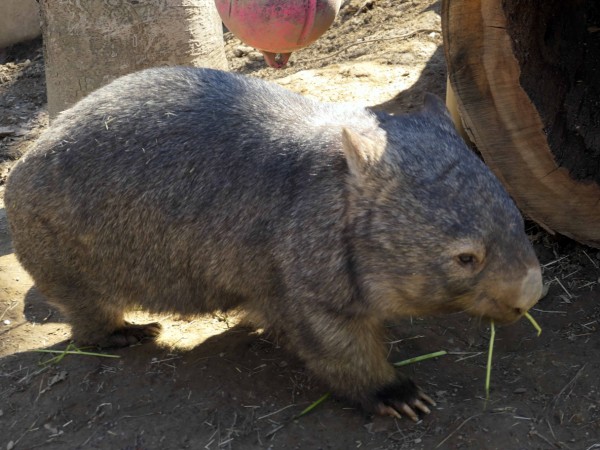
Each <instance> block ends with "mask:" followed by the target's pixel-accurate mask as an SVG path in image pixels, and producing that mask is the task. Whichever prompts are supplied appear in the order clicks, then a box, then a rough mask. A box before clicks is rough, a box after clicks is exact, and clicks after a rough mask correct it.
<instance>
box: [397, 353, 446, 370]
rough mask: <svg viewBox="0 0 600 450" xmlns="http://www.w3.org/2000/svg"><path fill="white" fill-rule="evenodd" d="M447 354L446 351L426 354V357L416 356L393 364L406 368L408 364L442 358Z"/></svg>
mask: <svg viewBox="0 0 600 450" xmlns="http://www.w3.org/2000/svg"><path fill="white" fill-rule="evenodd" d="M446 354H448V352H447V351H446V350H440V351H439V352H433V353H427V354H426V355H421V356H416V357H414V358H409V359H405V360H404V361H399V362H397V363H394V366H396V367H402V366H408V365H409V364H413V363H416V362H419V361H425V360H426V359H430V358H437V357H438V356H444V355H446Z"/></svg>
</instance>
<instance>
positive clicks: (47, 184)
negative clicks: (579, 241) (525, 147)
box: [5, 68, 541, 412]
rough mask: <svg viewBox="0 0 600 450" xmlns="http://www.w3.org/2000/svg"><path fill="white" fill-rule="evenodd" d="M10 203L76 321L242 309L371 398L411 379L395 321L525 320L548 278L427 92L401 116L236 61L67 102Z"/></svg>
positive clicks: (26, 251)
mask: <svg viewBox="0 0 600 450" xmlns="http://www.w3.org/2000/svg"><path fill="white" fill-rule="evenodd" d="M5 203H6V209H7V214H8V218H9V223H10V229H11V233H12V237H13V241H14V247H15V250H16V254H17V256H18V258H19V260H20V262H21V263H22V265H23V266H24V267H25V269H26V270H27V271H28V272H29V273H31V275H32V277H33V279H34V280H35V283H36V285H37V287H38V288H39V290H40V291H41V292H42V293H43V294H45V296H46V297H47V298H48V299H49V300H50V301H51V302H53V303H54V304H57V305H58V306H60V307H61V308H62V309H63V310H64V312H65V314H66V315H67V317H68V319H69V321H70V323H71V325H72V329H73V336H74V338H75V339H76V340H78V341H80V342H85V343H99V344H105V345H110V344H114V343H118V342H122V341H118V340H114V339H112V337H114V336H115V335H118V334H119V333H122V332H125V333H127V332H128V330H130V328H129V327H128V325H127V324H126V323H125V322H124V321H123V312H124V311H125V310H127V309H131V308H132V307H134V306H136V305H141V306H142V307H143V308H144V309H146V310H148V311H153V312H158V313H164V312H177V313H182V314H200V313H206V312H210V311H214V310H218V309H220V310H227V309H230V308H241V309H244V310H246V311H247V312H248V313H249V314H250V316H252V317H253V318H255V319H256V320H257V321H258V322H260V324H262V325H268V326H270V327H272V328H274V329H276V330H279V331H282V332H284V333H285V335H286V337H287V340H288V341H289V345H290V348H291V349H292V350H293V351H295V352H296V353H297V354H298V355H299V356H300V357H301V358H302V359H304V360H305V361H306V363H307V365H308V366H309V367H310V368H311V369H312V370H313V371H314V373H315V374H316V375H318V376H320V377H321V378H322V379H324V380H325V381H326V382H328V383H329V384H330V385H331V387H332V389H333V390H334V391H335V392H337V393H339V394H341V395H344V396H346V397H348V398H350V399H351V400H354V401H357V402H359V403H360V404H362V405H363V406H364V407H365V408H367V409H369V410H372V411H379V412H381V411H383V410H382V409H381V407H382V405H383V404H385V405H388V404H392V405H393V402H392V403H389V401H388V400H386V399H385V398H383V397H382V395H383V394H381V392H386V393H387V392H392V391H393V392H396V391H397V389H396V391H394V389H392V390H390V389H388V387H389V386H393V385H397V384H398V381H397V380H398V379H400V380H401V383H405V384H406V382H407V381H406V380H405V379H404V378H402V377H401V375H398V374H396V373H395V371H394V369H393V368H392V367H391V366H390V365H389V364H388V363H387V362H386V358H385V349H384V347H383V344H382V342H381V341H382V333H383V322H384V320H387V319H390V318H392V317H398V316H402V315H411V314H434V313H440V312H448V311H456V310H468V311H469V312H471V313H472V314H475V315H479V316H487V317H491V318H494V319H496V320H505V321H511V320H515V319H516V318H518V317H519V316H520V314H522V313H523V312H524V310H526V309H527V308H528V307H530V306H531V305H532V304H533V303H535V301H537V298H538V297H539V293H538V287H540V286H541V282H540V280H541V278H539V279H538V277H537V272H536V271H538V272H539V265H538V263H537V260H536V257H535V255H534V253H533V251H532V249H531V246H530V244H529V242H528V240H527V237H526V236H525V234H524V231H523V223H522V219H521V216H520V214H519V212H518V210H517V209H516V207H515V205H514V204H513V202H512V200H511V199H510V197H509V196H508V195H507V193H506V192H505V191H504V189H503V188H502V186H501V185H500V183H499V182H498V181H497V179H496V178H495V177H494V176H493V175H492V174H491V172H490V171H489V170H488V169H487V168H486V167H485V166H484V164H483V163H482V162H481V161H480V160H479V159H478V158H477V157H476V156H475V155H474V154H473V153H472V152H471V151H470V150H469V149H468V148H467V147H466V146H465V145H464V143H463V142H462V141H461V140H460V138H459V137H458V136H457V134H456V133H455V131H454V128H453V126H452V123H451V121H450V119H449V118H448V116H447V115H446V113H445V108H444V106H443V104H441V103H440V102H439V100H437V99H431V98H429V99H428V100H427V101H426V106H425V107H424V109H423V110H422V111H421V112H419V113H416V114H411V115H406V116H399V117H392V116H389V115H385V114H380V113H377V114H375V113H373V112H371V111H369V110H366V109H363V108H358V107H353V106H348V105H334V104H323V103H318V102H315V101H312V100H309V99H306V98H304V97H302V96H299V95H296V94H293V93H291V92H289V91H287V90H285V89H282V88H279V87H277V86H275V85H273V84H269V83H265V82H262V81H260V80H256V79H252V78H245V77H241V76H237V75H233V74H230V73H226V72H219V71H214V70H209V69H192V68H157V69H149V70H146V71H143V72H139V73H136V74H132V75H128V76H125V77H122V78H120V79H118V80H116V81H114V82H112V83H111V84H109V85H108V86H106V87H104V88H101V89H99V90H98V91H96V92H94V93H92V94H91V95H89V96H88V97H87V98H85V99H83V100H82V101H80V102H79V103H78V104H76V105H75V106H74V107H72V108H71V109H69V110H68V111H66V112H63V113H62V114H61V115H60V116H59V117H58V118H57V119H56V121H55V122H54V123H53V125H52V126H51V127H50V128H49V130H48V131H47V132H45V133H44V134H43V136H42V137H41V138H40V139H39V141H38V142H37V143H36V145H35V146H34V148H33V149H32V150H31V151H30V152H29V153H28V154H27V155H26V156H25V157H23V158H22V160H21V161H20V162H19V163H17V164H16V165H15V167H14V169H13V171H12V173H11V174H10V177H9V179H8V181H7V186H6V194H5ZM465 253H466V254H473V255H475V256H476V257H477V258H476V263H474V264H468V263H466V264H463V263H460V262H459V261H457V257H458V255H460V254H465ZM532 271H533V272H535V273H536V275H535V276H534V277H533V278H532V276H529V278H531V280H530V281H527V282H526V283H525V284H524V282H523V280H524V279H527V277H528V273H533V272H532ZM524 285H527V286H528V287H527V286H526V287H523V286H524ZM538 285H539V286H538ZM534 297H535V298H534ZM140 328H141V329H142V331H143V327H140ZM147 334H153V333H152V332H148V333H147ZM143 335H144V333H143V332H142V334H141V337H143ZM138 337H139V336H138ZM126 342H131V339H129V338H128V339H125V343H126ZM386 395H387V394H386ZM394 395H395V394H394ZM399 395H400V394H399ZM403 395H404V394H402V395H400V397H402V396H403ZM415 398H417V397H416V394H415V392H412V391H411V392H409V393H408V394H407V395H405V398H402V399H400V400H401V401H402V402H404V401H406V402H407V403H409V404H411V405H412V404H413V403H414V399H415Z"/></svg>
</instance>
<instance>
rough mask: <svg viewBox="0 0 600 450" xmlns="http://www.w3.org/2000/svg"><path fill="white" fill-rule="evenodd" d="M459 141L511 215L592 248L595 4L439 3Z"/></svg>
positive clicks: (597, 131) (598, 8) (597, 94)
mask: <svg viewBox="0 0 600 450" xmlns="http://www.w3.org/2000/svg"><path fill="white" fill-rule="evenodd" d="M442 29H443V30H442V31H443V35H444V47H445V53H446V61H447V64H448V77H449V81H450V85H451V88H452V91H453V92H454V94H455V97H456V103H457V106H458V111H459V113H460V116H461V118H462V122H463V124H464V126H465V129H466V131H467V134H468V135H469V137H470V139H471V140H472V141H473V142H474V143H475V145H476V146H477V148H478V149H479V151H480V152H481V154H482V155H483V158H484V159H485V161H486V163H487V164H488V165H489V166H490V168H491V169H492V170H493V171H494V172H495V173H496V175H497V176H498V177H499V178H500V180H501V181H502V182H503V183H504V185H505V186H506V188H507V189H508V191H509V192H510V193H511V195H512V196H513V198H514V199H515V201H516V202H517V203H518V205H519V207H520V208H521V210H522V211H523V212H524V213H525V214H526V215H528V216H530V217H531V218H532V219H534V220H536V221H537V222H538V223H540V224H541V225H543V226H544V227H545V228H546V229H548V230H550V231H556V232H559V233H562V234H564V235H566V236H569V237H571V238H574V239H576V240H578V241H580V242H583V243H586V244H588V245H592V246H595V247H600V2H598V1H597V0H587V1H586V0H547V1H544V2H539V1H536V0H444V2H443V8H442Z"/></svg>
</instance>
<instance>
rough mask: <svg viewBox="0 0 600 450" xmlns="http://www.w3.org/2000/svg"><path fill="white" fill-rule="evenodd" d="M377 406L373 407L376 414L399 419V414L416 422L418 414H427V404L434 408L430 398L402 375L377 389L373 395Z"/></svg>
mask: <svg viewBox="0 0 600 450" xmlns="http://www.w3.org/2000/svg"><path fill="white" fill-rule="evenodd" d="M375 397H376V398H377V404H376V405H375V406H374V409H375V411H376V412H377V414H380V415H384V416H394V417H398V418H400V417H401V415H400V413H402V414H404V415H406V416H407V417H409V418H410V419H412V420H414V421H415V422H417V421H418V420H419V416H418V412H422V413H425V414H429V413H430V412H431V411H430V409H429V407H428V406H427V403H428V404H430V405H431V406H435V402H434V401H433V399H432V398H431V397H429V396H428V395H427V394H425V393H424V392H423V391H421V389H419V388H418V387H417V385H415V384H414V383H413V382H412V380H410V379H409V378H405V377H404V376H402V375H399V376H398V379H397V381H395V382H394V383H392V384H390V385H388V386H385V387H384V388H381V389H379V391H377V393H376V394H375Z"/></svg>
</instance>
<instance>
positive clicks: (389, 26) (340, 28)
mask: <svg viewBox="0 0 600 450" xmlns="http://www.w3.org/2000/svg"><path fill="white" fill-rule="evenodd" d="M439 13H440V4H439V2H436V1H432V0H414V1H406V0H375V1H368V2H364V0H360V1H355V0H352V1H346V2H344V5H343V8H342V11H341V13H340V15H339V17H338V19H337V20H336V22H335V24H334V27H333V28H332V29H331V30H330V31H329V32H328V33H327V34H326V35H325V36H323V38H322V39H321V40H320V41H318V42H317V43H315V44H314V45H313V46H311V47H310V48H309V49H306V50H303V51H300V52H298V53H297V54H295V55H294V56H293V58H292V64H290V66H289V67H288V68H287V69H285V70H282V71H275V70H273V69H270V68H266V67H265V65H264V63H263V62H262V59H261V58H260V57H259V56H258V55H257V54H256V53H255V52H253V51H252V50H251V49H248V48H246V47H245V46H243V45H241V44H240V42H239V41H237V40H236V39H235V38H233V37H231V36H226V43H227V51H228V56H229V58H230V65H231V69H232V70H234V71H236V72H242V73H245V74H248V75H252V76H259V77H262V78H268V79H273V80H275V81H277V82H278V83H280V84H282V85H284V86H286V87H288V88H290V89H293V90H296V91H299V92H302V93H304V94H306V95H310V96H313V97H317V98H321V99H325V100H332V101H345V100H352V101H357V102H360V103H362V104H365V105H378V106H379V107H383V108H385V109H387V110H389V111H392V112H399V111H406V110H410V109H412V108H415V107H417V106H418V105H419V103H420V101H421V97H422V94H423V92H424V91H430V92H434V93H436V94H438V95H442V96H443V95H444V91H445V81H444V80H445V67H444V61H443V54H442V48H441V36H440V32H439V30H440V17H439ZM419 30H421V31H419ZM413 31H418V32H416V33H414V34H410V33H412V32H413ZM407 34H408V36H407ZM40 45H41V44H40V42H34V43H30V44H28V45H20V46H17V47H14V48H12V49H9V51H8V52H7V53H6V59H5V61H4V63H3V64H2V65H0V198H1V194H2V183H3V181H4V179H5V176H6V173H7V171H8V170H9V169H10V166H11V165H12V164H13V163H14V160H15V159H17V158H18V157H19V156H20V155H21V154H22V153H23V151H24V150H25V149H26V148H27V146H28V145H29V144H30V143H31V142H32V140H33V139H35V137H36V136H37V135H38V134H39V133H40V131H41V130H43V128H44V127H45V126H47V115H46V112H45V93H44V73H43V55H42V52H41V46H40ZM528 231H529V233H530V235H531V239H532V241H533V242H534V244H535V246H536V250H537V253H538V255H539V258H540V260H541V262H542V264H543V267H544V280H545V283H546V284H547V285H548V288H549V289H548V294H547V295H546V296H545V297H544V298H543V299H542V300H541V301H540V303H539V304H538V305H537V307H536V308H535V309H534V310H533V312H532V313H533V315H534V316H535V317H536V318H537V320H538V321H539V323H540V324H541V326H542V327H543V333H542V335H541V337H539V338H538V337H536V336H535V333H534V330H533V329H532V328H531V326H530V325H529V323H527V322H526V321H521V322H519V323H517V324H515V325H512V326H510V327H504V328H501V329H499V330H498V332H497V338H496V347H495V357H494V366H493V373H492V390H491V396H490V400H489V402H488V403H487V406H486V405H485V403H484V399H483V396H484V378H485V364H486V350H487V346H488V342H489V329H488V326H487V325H486V324H484V323H481V322H479V321H478V320H475V319H471V318H468V317H467V316H465V315H462V314H458V315H452V316H448V317H442V318H412V319H406V320H402V321H398V322H396V323H394V324H390V327H389V335H390V336H389V341H388V343H387V345H388V346H389V350H390V353H389V358H390V360H391V361H398V360H402V359H405V358H408V357H412V356H417V355H421V354H424V353H429V352H433V351H437V350H441V349H444V350H446V351H448V353H449V354H448V355H447V356H445V357H441V358H437V359H435V360H429V361H425V362H422V363H418V364H414V365H411V366H408V367H407V368H406V369H405V372H406V373H408V374H410V375H411V376H412V377H413V379H414V380H416V381H417V382H418V383H419V384H420V385H421V386H422V387H423V388H424V389H425V390H426V391H427V392H429V393H430V394H431V395H432V396H433V397H434V398H435V400H436V401H437V405H438V406H437V407H436V408H435V409H434V411H433V412H432V414H431V415H430V416H427V417H424V418H423V420H421V421H420V422H419V423H416V424H415V423H412V422H410V421H409V420H406V419H403V420H395V419H392V418H382V417H370V416H367V415H365V414H364V413H363V412H362V411H360V410H357V409H354V408H352V407H351V405H349V404H347V403H345V402H344V401H342V400H338V399H329V400H327V401H326V402H324V403H323V404H321V405H320V406H319V407H317V408H316V409H315V410H314V411H313V412H311V413H310V414H308V415H306V416H303V417H301V418H296V416H297V415H298V413H299V412H300V411H302V410H303V409H304V408H305V407H306V406H308V405H309V404H311V403H312V402H313V401H315V400H316V399H318V398H319V397H321V396H322V395H323V394H325V393H326V391H327V389H326V387H325V386H323V385H321V384H319V383H318V382H317V381H315V380H314V379H313V378H312V377H311V376H310V374H308V373H307V372H306V371H305V369H304V368H303V366H302V364H301V363H300V362H299V361H298V360H296V359H295V358H294V357H293V356H291V355H290V354H288V353H286V351H285V350H284V349H282V348H280V347H279V346H278V345H277V342H274V341H273V340H272V339H271V338H270V337H269V336H267V335H262V334H260V333H259V332H255V331H252V330H248V329H244V328H242V327H240V326H239V325H236V323H235V320H234V318H228V317H220V316H213V317H206V318H199V319H195V320H178V319H177V318H174V317H167V318H162V319H161V321H162V322H163V324H164V325H165V333H164V335H163V337H162V338H161V340H160V341H159V342H157V343H153V344H145V345H142V346H138V347H134V348H127V349H122V350H117V351H113V352H111V354H112V355H114V356H117V357H118V358H109V357H98V356H83V355H67V356H65V357H64V358H62V359H61V360H59V361H55V362H53V363H52V362H48V361H49V359H50V358H51V357H52V355H50V354H47V353H39V352H37V350H39V349H45V350H48V349H54V350H57V349H65V348H66V347H67V345H68V343H69V328H68V326H66V325H65V324H64V323H63V321H62V319H61V317H60V315H59V314H58V312H56V311H55V310H53V309H52V308H50V307H49V306H47V305H46V304H45V303H44V301H43V299H41V298H40V296H39V295H38V294H37V293H36V291H35V288H32V285H31V281H30V279H29V278H28V276H27V275H26V274H25V273H24V272H23V271H22V270H21V269H20V267H19V266H18V264H17V263H16V260H15V257H14V254H13V253H12V250H11V246H10V240H9V236H8V233H7V224H6V217H5V214H4V209H3V205H2V204H1V203H0V449H7V450H10V449H13V448H14V449H31V448H44V449H75V448H82V449H88V448H102V449H140V450H141V449H183V448H190V449H200V448H206V449H250V448H273V449H284V448H285V449H287V448H297V449H338V448H339V449H348V448H368V449H435V448H441V449H458V448H463V449H508V450H511V449H514V450H517V449H552V448H557V449H579V450H581V449H583V450H586V449H587V450H591V449H600V385H599V384H600V356H599V355H600V336H599V333H598V329H599V328H600V303H599V301H598V298H599V295H600V288H599V286H598V282H599V276H600V270H599V266H600V252H599V251H598V250H596V249H592V248H588V247H584V246H580V245H577V244H575V243H573V242H571V241H569V240H567V239H564V238H560V237H553V236H549V235H547V234H546V233H544V232H541V231H540V230H538V228H537V227H536V226H535V225H530V226H529V230H528ZM424 300H426V299H424ZM140 316H141V314H137V315H134V319H136V318H137V319H138V320H144V318H143V317H140Z"/></svg>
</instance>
